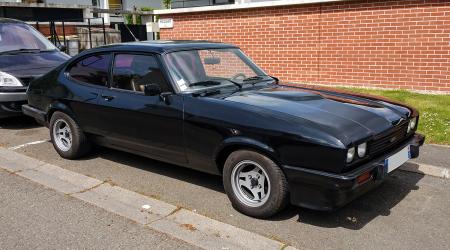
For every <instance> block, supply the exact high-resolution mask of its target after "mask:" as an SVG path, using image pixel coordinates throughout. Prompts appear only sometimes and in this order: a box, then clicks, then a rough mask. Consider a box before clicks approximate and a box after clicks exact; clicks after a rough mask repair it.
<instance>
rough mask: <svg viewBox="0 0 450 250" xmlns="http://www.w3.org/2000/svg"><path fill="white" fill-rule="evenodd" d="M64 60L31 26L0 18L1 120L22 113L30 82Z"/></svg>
mask: <svg viewBox="0 0 450 250" xmlns="http://www.w3.org/2000/svg"><path fill="white" fill-rule="evenodd" d="M67 59H69V56H68V55H66V54H64V53H63V52H61V51H59V49H57V48H56V47H55V46H54V45H53V44H52V43H51V42H50V41H49V40H47V39H46V38H45V37H44V36H43V35H42V34H41V33H39V32H38V31H37V30H35V29H34V28H33V27H32V26H30V25H28V24H26V23H24V22H22V21H18V20H14V19H7V18H0V118H4V117H8V116H15V115H20V114H22V104H26V103H27V99H26V90H27V87H28V84H29V83H30V81H32V80H33V79H34V78H36V77H38V76H41V75H43V74H45V73H47V72H49V71H50V70H52V69H53V68H55V67H56V66H58V65H60V64H61V63H63V62H65V61H67Z"/></svg>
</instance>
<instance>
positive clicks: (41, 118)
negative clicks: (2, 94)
mask: <svg viewBox="0 0 450 250" xmlns="http://www.w3.org/2000/svg"><path fill="white" fill-rule="evenodd" d="M22 112H23V114H24V115H27V116H30V117H33V118H34V119H36V121H37V122H39V123H40V124H41V125H44V126H47V119H46V118H47V114H46V113H45V112H44V111H42V110H39V109H37V108H34V107H32V106H30V105H28V104H26V105H23V106H22Z"/></svg>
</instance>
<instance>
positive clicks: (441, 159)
mask: <svg viewBox="0 0 450 250" xmlns="http://www.w3.org/2000/svg"><path fill="white" fill-rule="evenodd" d="M400 169H402V170H405V171H409V172H414V173H419V174H425V175H430V176H434V177H439V178H444V179H450V147H448V146H440V145H432V144H425V145H423V146H422V147H421V148H420V155H419V157H418V158H417V159H412V160H411V161H409V162H407V163H405V164H404V165H403V166H401V167H400Z"/></svg>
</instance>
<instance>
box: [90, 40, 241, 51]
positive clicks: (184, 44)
mask: <svg viewBox="0 0 450 250" xmlns="http://www.w3.org/2000/svg"><path fill="white" fill-rule="evenodd" d="M226 48H238V47H237V46H235V45H232V44H226V43H219V42H210V41H196V40H172V41H168V40H157V41H140V42H128V43H118V44H111V45H105V46H101V47H97V48H95V49H92V50H90V51H91V52H94V51H95V52H99V51H105V52H106V51H109V52H111V51H142V52H154V53H167V52H173V51H180V50H195V49H226Z"/></svg>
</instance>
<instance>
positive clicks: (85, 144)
mask: <svg viewBox="0 0 450 250" xmlns="http://www.w3.org/2000/svg"><path fill="white" fill-rule="evenodd" d="M57 121H59V123H60V122H61V121H64V122H65V123H66V124H67V125H68V126H69V128H70V132H71V137H72V140H71V146H70V147H69V149H68V150H63V149H61V148H60V147H59V146H58V145H57V143H56V141H55V140H57V139H56V138H55V135H54V126H55V125H56V124H55V123H56V122H57ZM50 138H51V140H52V144H53V147H54V148H55V150H56V152H58V154H59V155H60V156H61V157H63V158H65V159H70V160H74V159H78V158H80V157H82V156H84V155H86V154H87V153H88V152H89V151H90V150H91V143H90V142H89V141H88V139H87V137H86V135H85V134H84V133H83V131H82V130H81V129H80V127H79V126H78V124H77V123H76V122H75V120H74V119H73V118H72V117H70V116H68V115H66V114H64V113H62V112H59V111H56V112H55V113H53V115H52V117H51V119H50Z"/></svg>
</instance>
